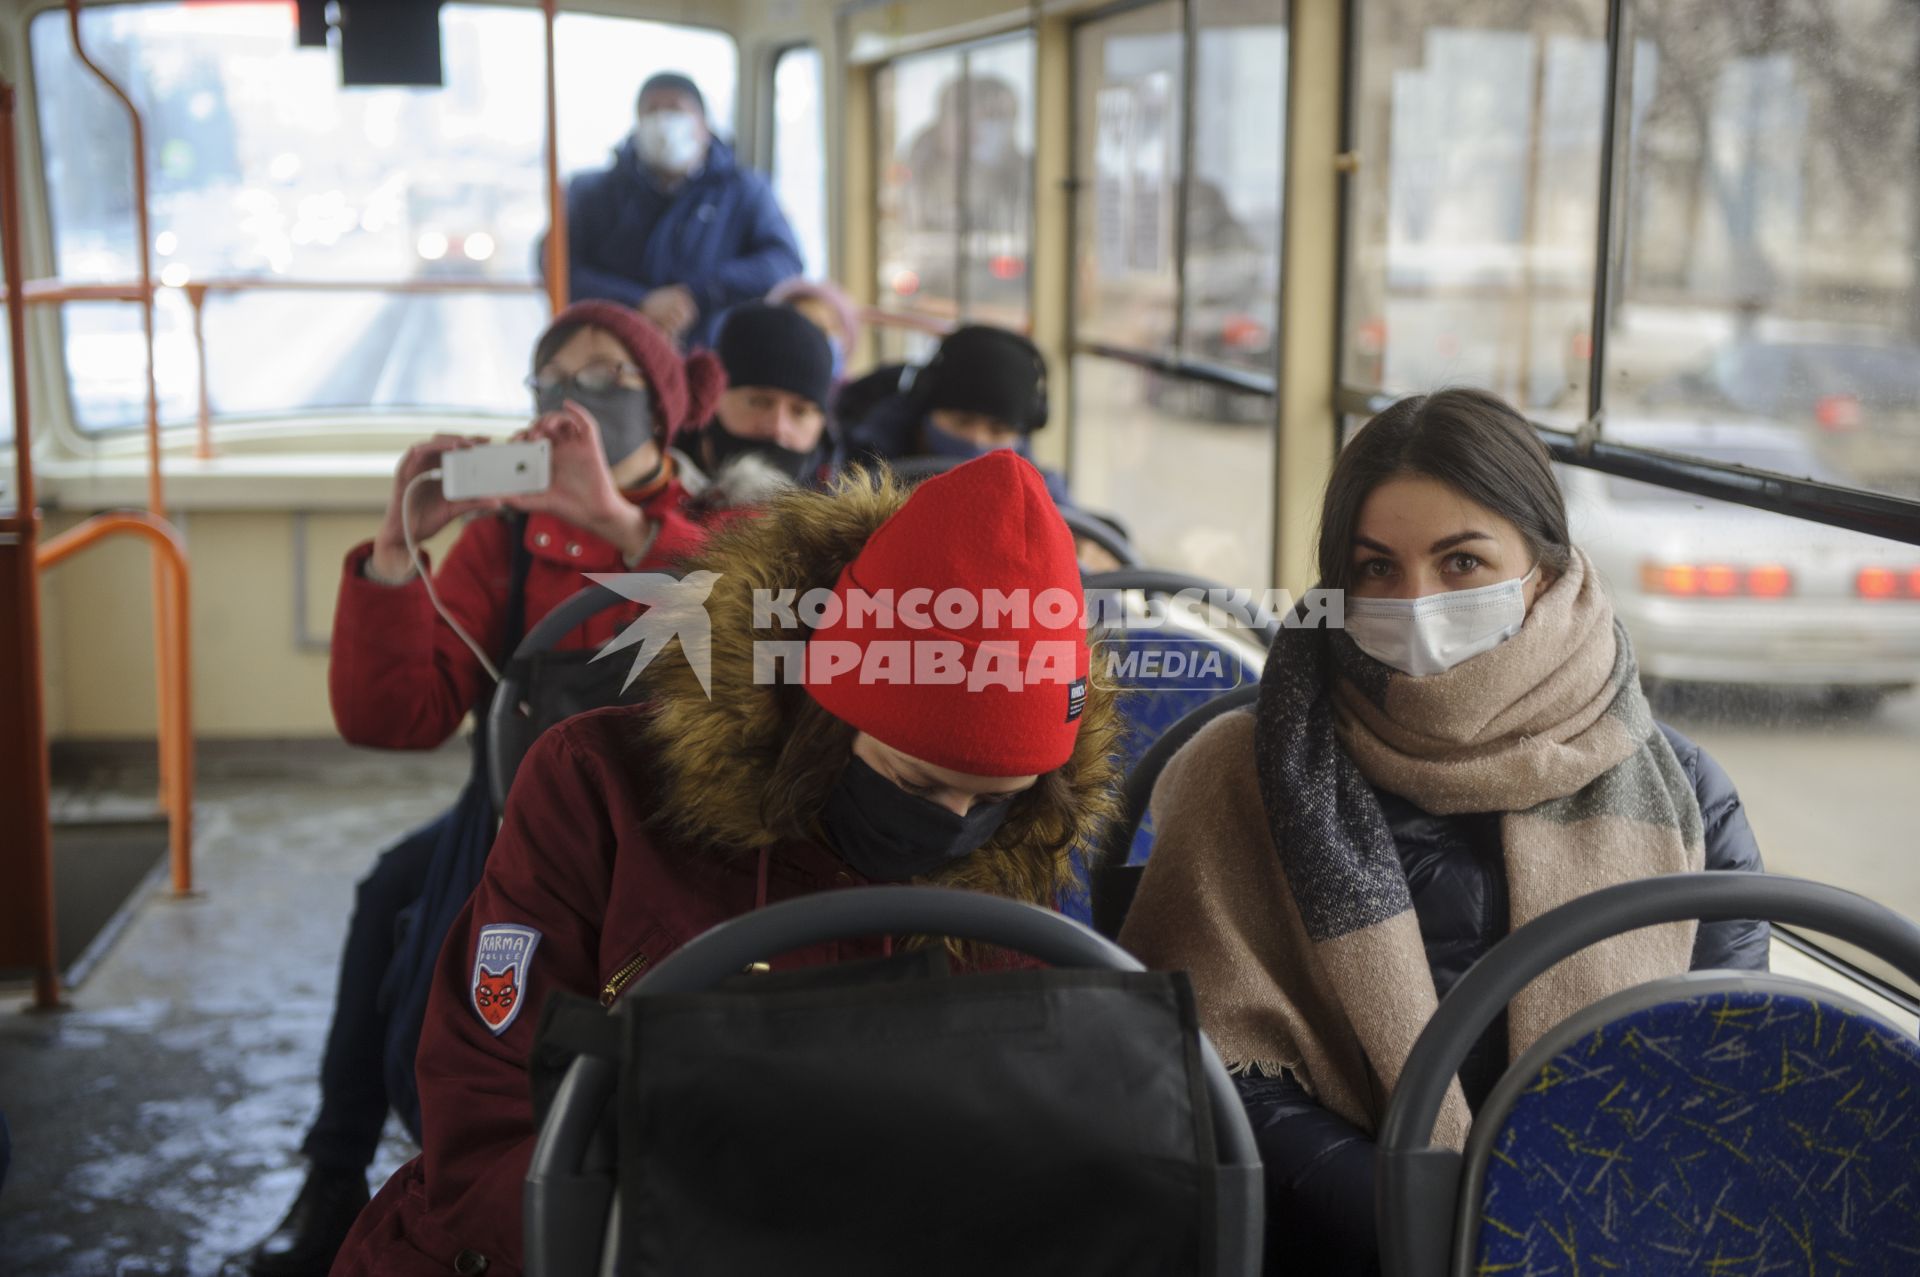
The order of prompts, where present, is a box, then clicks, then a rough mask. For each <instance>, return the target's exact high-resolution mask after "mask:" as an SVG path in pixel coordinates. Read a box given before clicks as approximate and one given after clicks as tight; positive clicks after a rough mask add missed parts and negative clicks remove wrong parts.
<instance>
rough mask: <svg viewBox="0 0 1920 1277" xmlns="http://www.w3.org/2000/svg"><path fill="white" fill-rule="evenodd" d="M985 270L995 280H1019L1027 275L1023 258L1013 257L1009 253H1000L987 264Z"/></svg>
mask: <svg viewBox="0 0 1920 1277" xmlns="http://www.w3.org/2000/svg"><path fill="white" fill-rule="evenodd" d="M987 270H988V271H990V272H991V273H992V275H993V277H994V278H995V279H1000V280H1013V279H1019V278H1020V277H1021V276H1022V275H1025V274H1026V273H1027V263H1026V259H1025V258H1021V257H1015V256H1013V255H1012V254H1011V253H1001V254H999V255H997V256H996V257H994V259H993V260H992V261H990V262H988V263H987Z"/></svg>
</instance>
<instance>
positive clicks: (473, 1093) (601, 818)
mask: <svg viewBox="0 0 1920 1277" xmlns="http://www.w3.org/2000/svg"><path fill="white" fill-rule="evenodd" d="M693 565H694V567H695V568H697V569H705V570H706V571H707V572H710V573H713V574H715V575H713V576H712V577H710V578H709V577H704V576H703V577H697V578H696V577H689V582H690V583H691V584H693V585H694V586H695V588H706V587H707V585H708V584H709V582H710V585H711V588H710V590H709V592H708V593H707V595H706V599H705V608H706V613H707V617H708V620H709V622H710V630H711V635H712V638H711V644H710V651H709V652H707V653H706V658H707V659H706V660H705V661H704V662H703V660H702V655H701V652H702V649H701V647H700V645H699V644H698V643H695V644H694V648H693V651H692V653H691V654H686V655H685V659H683V654H682V653H678V652H675V653H672V654H670V655H668V656H667V657H664V658H662V659H660V660H657V661H655V662H653V663H652V664H651V665H649V666H648V667H647V669H646V670H645V673H644V674H643V676H642V677H643V680H644V682H645V683H646V685H647V691H648V695H647V697H646V704H645V706H644V707H637V708H628V707H621V708H616V709H609V710H596V711H594V712H591V713H588V714H582V715H579V716H578V717H575V718H572V719H569V720H567V721H566V722H565V723H563V724H562V725H560V726H559V727H556V728H554V729H553V730H551V731H549V732H547V733H546V735H544V736H543V737H541V739H540V741H539V743H538V744H536V745H535V746H534V748H533V750H532V752H531V753H529V754H528V756H527V759H526V761H525V763H524V764H523V765H522V767H521V771H520V775H519V781H518V783H517V784H516V785H515V787H514V790H513V795H512V798H511V799H510V800H509V802H508V803H507V811H506V819H505V823H504V824H503V825H502V827H501V830H500V837H499V840H498V841H497V842H496V843H495V844H494V849H493V853H492V855H491V857H490V858H489V859H488V862H487V869H486V874H485V876H484V878H482V880H481V883H480V886H479V888H478V889H477V890H476V891H475V892H474V895H473V897H472V898H471V899H470V900H469V901H468V904H467V908H466V910H465V912H464V913H462V914H461V916H460V919H459V920H458V921H457V922H456V923H455V924H454V927H453V930H452V932H451V933H450V934H449V935H448V937H447V943H446V946H445V948H443V949H442V950H441V955H440V967H439V970H438V971H437V973H436V975H435V984H434V989H433V993H432V1000H431V1003H430V1005H429V1007H428V1012H427V1028H426V1033H425V1035H424V1036H423V1037H422V1039H421V1042H420V1054H419V1060H418V1068H419V1080H420V1090H421V1097H422V1112H423V1118H424V1132H425V1139H424V1140H423V1150H424V1151H423V1152H422V1154H421V1156H420V1157H418V1158H416V1159H414V1161H412V1162H411V1163H409V1164H408V1165H407V1166H405V1167H403V1168H402V1169H401V1170H400V1171H399V1172H398V1173H397V1174H396V1175H395V1176H394V1177H393V1179H392V1180H390V1181H389V1182H388V1184H387V1186H386V1187H385V1188H384V1189H382V1190H381V1192H380V1194H379V1196H377V1197H376V1198H375V1199H374V1201H373V1204H372V1205H371V1206H369V1207H368V1208H367V1210H366V1212H365V1213H364V1214H362V1215H361V1217H360V1220H359V1222H358V1223H357V1224H356V1225H355V1226H354V1231H353V1235H352V1236H351V1237H349V1238H348V1241H347V1245H346V1247H345V1248H344V1249H343V1250H342V1251H341V1255H340V1260H339V1263H338V1264H337V1266H336V1267H335V1268H334V1274H335V1277H359V1275H361V1274H380V1275H381V1277H411V1275H413V1274H419V1275H420V1277H425V1275H426V1274H430V1273H431V1274H444V1273H447V1272H468V1273H477V1272H482V1271H484V1272H486V1273H488V1274H489V1277H514V1275H515V1274H517V1273H519V1272H520V1262H521V1260H520V1257H521V1238H520V1227H521V1223H520V1202H521V1181H522V1180H523V1179H524V1178H525V1176H526V1172H527V1165H528V1159H529V1157H530V1156H531V1153H532V1148H533V1140H534V1127H533V1113H532V1100H531V1095H530V1085H529V1078H528V1073H527V1060H528V1054H529V1051H530V1049H531V1047H532V1045H533V1040H534V1031H535V1026H536V1025H537V1024H538V1023H539V1021H540V1008H541V1004H542V1003H543V1002H545V1001H546V999H547V997H548V995H549V994H550V993H552V992H554V991H556V990H566V991H568V992H571V993H576V994H583V995H587V996H596V995H597V996H598V997H599V998H600V1000H601V1001H602V1002H604V1003H606V1004H608V1005H611V1004H612V1003H613V1002H614V1001H615V1000H617V999H618V998H619V997H620V996H621V993H622V992H623V991H624V990H625V989H626V988H627V987H628V986H629V985H630V984H631V983H632V981H633V980H634V979H635V978H636V977H637V976H638V975H640V974H641V973H642V972H644V971H646V970H647V969H648V968H649V967H650V966H652V965H653V964H655V963H658V962H659V961H660V960H661V959H663V958H665V957H666V956H667V955H668V954H670V953H672V952H674V951H675V950H676V949H678V948H680V947H681V946H682V945H684V944H686V943H687V942H688V941H689V940H692V939H693V938H694V937H695V936H698V935H699V934H700V933H702V932H703V931H706V930H707V929H708V928H710V927H712V926H714V925H715V924H717V923H720V922H723V921H725V920H726V919H728V918H731V917H734V916H736V915H738V914H742V913H745V912H747V911H748V910H750V909H754V908H758V907H760V906H762V905H764V904H767V903H768V902H771V901H778V900H784V899H788V898H791V897H794V896H800V895H806V894H808V893H811V892H816V891H830V890H835V889H837V888H840V887H843V886H848V885H853V884H858V883H869V882H900V881H915V882H932V883H938V884H941V885H945V886H955V887H963V888H972V889H975V890H981V891H990V892H994V893H997V894H1000V895H1003V896H1008V897H1011V898H1013V899H1016V900H1025V901H1030V902H1032V903H1034V904H1038V905H1043V906H1046V905H1051V904H1052V903H1053V901H1054V900H1055V899H1056V897H1057V895H1058V893H1059V891H1060V890H1061V888H1062V887H1064V886H1065V885H1066V884H1067V883H1068V881H1069V880H1070V877H1071V869H1070V866H1069V862H1068V854H1069V852H1070V851H1071V850H1072V849H1074V848H1075V847H1076V846H1080V845H1082V844H1085V843H1087V842H1089V841H1090V840H1091V839H1092V838H1093V837H1094V836H1095V834H1096V832H1097V830H1098V828H1099V826H1100V825H1101V824H1102V823H1103V821H1104V820H1105V819H1106V817H1107V816H1108V815H1109V813H1110V810H1111V808H1112V806H1113V802H1114V782H1115V779H1116V777H1115V772H1114V769H1113V764H1112V762H1111V755H1112V753H1113V750H1114V747H1115V743H1116V741H1115V738H1116V719H1115V717H1114V711H1113V707H1112V704H1111V701H1110V699H1109V695H1108V693H1106V692H1105V691H1104V690H1102V689H1101V688H1100V687H1098V686H1090V685H1089V681H1088V679H1087V671H1088V661H1089V655H1088V648H1087V636H1086V630H1085V628H1084V620H1083V618H1082V616H1081V614H1080V613H1081V609H1082V607H1083V604H1082V600H1081V591H1080V574H1079V569H1078V567H1077V565H1076V564H1075V562H1074V554H1073V537H1072V535H1071V534H1070V533H1069V532H1068V531H1067V527H1066V525H1065V524H1064V523H1063V522H1062V521H1061V519H1060V516H1059V514H1058V512H1057V511H1056V510H1055V509H1054V505H1053V501H1052V499H1051V498H1049V497H1048V495H1047V490H1046V485H1045V483H1044V482H1043V481H1042V480H1041V477H1040V474H1039V472H1038V471H1037V470H1035V469H1034V468H1033V467H1032V465H1030V464H1029V463H1028V462H1026V461H1024V460H1021V459H1020V458H1018V457H1016V456H1014V455H1013V454H1012V453H1010V452H998V453H994V454H992V455H990V456H987V457H984V458H982V459H980V460H978V461H974V462H971V463H969V464H967V465H964V466H961V467H959V468H957V469H955V470H953V471H951V472H949V473H947V474H945V475H941V476H939V477H936V478H933V479H929V480H927V481H926V482H925V483H924V484H922V485H920V486H919V487H918V488H917V489H916V490H914V492H913V493H912V495H911V496H910V497H908V496H905V495H904V494H903V491H902V490H901V489H899V488H897V487H895V486H893V484H892V483H891V482H883V483H882V484H881V485H880V486H879V487H878V489H877V490H876V489H875V488H874V487H872V486H870V484H869V482H868V480H867V479H866V478H865V477H864V476H860V475H855V476H852V477H851V478H850V479H849V480H848V481H847V482H845V483H843V484H841V485H840V486H839V487H838V488H837V489H836V490H834V491H832V492H829V493H819V492H812V491H805V490H794V491H791V492H788V493H785V494H783V495H781V496H780V497H778V498H776V499H775V500H774V501H773V502H772V503H771V505H770V506H769V507H768V510H767V513H766V516H765V517H763V518H759V519H752V520H742V521H739V522H736V523H733V524H730V525H729V526H728V527H726V528H725V529H723V530H720V531H717V532H716V533H715V534H714V536H713V537H712V538H711V539H710V540H709V542H708V544H707V546H706V548H705V549H704V550H703V551H702V553H701V554H700V555H698V556H696V558H695V560H694V561H693ZM809 627H811V628H809ZM681 632H682V633H685V632H686V631H685V630H684V629H683V630H682V631H681ZM703 663H704V664H705V665H706V666H707V668H706V669H705V670H702V669H700V668H697V667H699V666H700V665H702V664H703ZM703 673H705V674H706V675H707V677H706V678H705V679H704V680H703V679H702V677H701V676H702V674H703ZM708 688H710V689H711V695H709V693H708V690H707V689H708ZM887 943H888V942H886V941H868V942H858V943H852V942H850V943H841V944H832V945H820V946H816V947H814V948H812V949H809V950H806V951H803V952H800V953H796V954H790V955H787V956H786V957H785V958H784V959H783V960H782V962H780V963H776V965H788V964H791V965H805V964H813V963H822V962H833V961H839V960H842V959H853V958H859V957H865V956H872V955H877V954H879V953H880V952H881V951H882V950H883V948H884V947H885V945H886V944H887Z"/></svg>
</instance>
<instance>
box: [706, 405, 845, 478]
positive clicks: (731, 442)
mask: <svg viewBox="0 0 1920 1277" xmlns="http://www.w3.org/2000/svg"><path fill="white" fill-rule="evenodd" d="M701 433H702V434H703V435H705V436H706V441H707V451H708V452H709V453H711V454H712V457H713V473H715V474H718V473H719V472H720V471H721V470H723V469H725V468H726V464H727V463H728V462H729V461H732V460H733V459H734V458H735V457H739V456H744V455H746V454H747V453H749V452H753V453H758V454H759V455H760V456H761V457H762V458H763V459H764V460H765V461H766V462H767V464H769V465H771V466H772V467H773V468H774V469H776V470H778V471H780V473H782V474H784V475H786V476H787V477H788V478H790V479H792V480H793V481H794V482H795V483H799V484H805V483H808V482H810V481H811V480H812V478H813V469H814V467H816V466H817V465H818V464H819V457H820V449H819V448H814V449H813V450H812V451H810V452H799V451H796V450H795V449H793V448H782V447H781V446H780V445H779V444H777V443H774V442H772V441H770V440H766V439H742V438H741V437H740V436H739V435H736V434H734V433H733V432H732V431H730V430H728V429H727V428H726V427H725V426H723V425H721V424H720V422H719V420H718V419H717V418H716V419H715V420H713V421H709V422H708V423H707V424H706V428H705V429H704V430H702V431H701Z"/></svg>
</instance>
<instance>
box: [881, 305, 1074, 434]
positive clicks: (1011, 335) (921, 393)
mask: <svg viewBox="0 0 1920 1277" xmlns="http://www.w3.org/2000/svg"><path fill="white" fill-rule="evenodd" d="M913 395H914V396H915V398H916V399H917V400H918V401H919V404H920V411H921V412H935V411H938V410H939V409H942V408H949V409H953V410H955V411H958V412H978V413H984V414H985V415H987V416H989V417H995V418H998V419H999V420H1001V421H1004V422H1006V423H1007V424H1008V425H1010V426H1013V427H1014V428H1016V429H1018V430H1021V431H1023V432H1024V431H1033V430H1038V429H1039V428H1040V427H1042V426H1044V425H1046V424H1047V361H1046V359H1045V357H1044V356H1042V355H1041V353H1040V349H1039V347H1037V346H1035V345H1034V344H1033V343H1032V342H1030V341H1028V340H1027V339H1026V338H1025V337H1022V336H1021V335H1020V334H1019V333H1015V332H1009V331H1007V330H1006V329H1004V328H991V327H988V326H987V325H984V324H973V325H969V326H968V327H965V328H957V329H955V330H954V331H953V332H951V333H949V334H948V335H947V338H946V340H944V341H942V342H941V343H940V348H939V349H938V350H936V351H934V352H933V358H932V359H930V360H928V361H927V365H926V367H924V368H922V369H921V370H920V371H919V373H918V374H916V375H915V377H914V379H913Z"/></svg>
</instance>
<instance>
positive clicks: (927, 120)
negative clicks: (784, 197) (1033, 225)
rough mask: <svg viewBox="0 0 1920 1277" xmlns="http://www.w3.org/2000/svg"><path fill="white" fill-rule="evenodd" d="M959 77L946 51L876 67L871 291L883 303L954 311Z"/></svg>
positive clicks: (953, 56)
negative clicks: (874, 277) (875, 271)
mask: <svg viewBox="0 0 1920 1277" xmlns="http://www.w3.org/2000/svg"><path fill="white" fill-rule="evenodd" d="M960 79H961V63H960V55H959V54H957V53H947V52H941V53H927V54H920V55H918V56H915V57H908V58H900V59H897V60H896V61H894V62H890V63H888V64H887V65H886V66H884V67H881V68H880V69H879V70H878V71H877V72H875V81H874V104H875V107H876V113H875V123H876V126H877V128H878V130H879V136H878V138H877V140H876V147H877V151H878V155H879V162H880V181H879V208H878V210H877V214H878V215H877V217H876V220H875V233H876V235H877V236H878V239H879V242H878V248H879V254H878V261H879V271H880V278H879V280H878V281H877V284H878V289H877V294H876V295H877V296H878V297H879V298H880V302H881V305H883V306H888V307H895V308H898V309H901V310H915V311H924V312H927V313H930V314H933V315H937V316H940V317H942V318H957V317H958V316H959V313H960V289H959V280H958V279H957V278H956V275H957V271H958V263H959V259H960V226H959V221H960V219H959V212H958V209H959V198H958V192H959V189H960V172H959V145H960V141H959V133H960V124H959V120H958V117H957V115H956V114H955V112H957V110H958V107H957V100H958V95H959V92H960ZM943 102H946V103H948V104H949V105H948V107H947V109H946V110H945V111H943V110H942V109H941V108H942V103H943Z"/></svg>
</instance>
